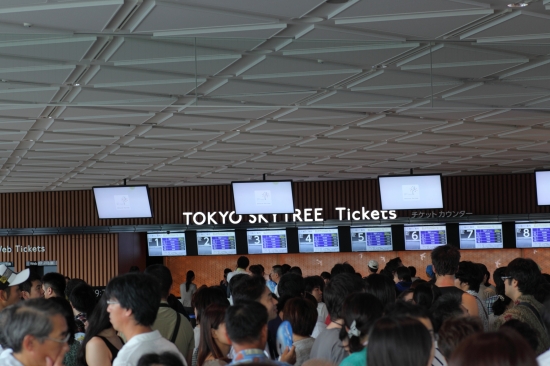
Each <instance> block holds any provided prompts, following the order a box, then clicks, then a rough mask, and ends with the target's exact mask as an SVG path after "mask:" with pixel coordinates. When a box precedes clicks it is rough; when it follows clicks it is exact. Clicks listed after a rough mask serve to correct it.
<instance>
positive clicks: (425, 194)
mask: <svg viewBox="0 0 550 366" xmlns="http://www.w3.org/2000/svg"><path fill="white" fill-rule="evenodd" d="M378 183H379V184H380V198H381V200H382V210H420V209H437V208H443V193H442V190H441V175H404V176H385V177H378Z"/></svg>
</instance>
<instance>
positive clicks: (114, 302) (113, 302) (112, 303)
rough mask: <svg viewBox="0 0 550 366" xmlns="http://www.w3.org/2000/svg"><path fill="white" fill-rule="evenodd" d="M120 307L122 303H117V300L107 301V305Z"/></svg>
mask: <svg viewBox="0 0 550 366" xmlns="http://www.w3.org/2000/svg"><path fill="white" fill-rule="evenodd" d="M117 304H118V305H120V303H119V302H118V301H115V300H107V305H117Z"/></svg>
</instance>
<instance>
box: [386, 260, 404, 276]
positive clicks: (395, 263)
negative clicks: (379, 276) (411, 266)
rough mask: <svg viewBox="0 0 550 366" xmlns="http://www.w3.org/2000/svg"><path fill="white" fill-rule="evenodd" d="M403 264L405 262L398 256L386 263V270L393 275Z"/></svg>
mask: <svg viewBox="0 0 550 366" xmlns="http://www.w3.org/2000/svg"><path fill="white" fill-rule="evenodd" d="M402 266H403V262H402V261H401V258H399V257H396V258H393V259H390V260H389V261H388V262H387V263H386V265H385V266H384V270H386V271H388V272H391V273H392V277H393V273H394V272H395V270H396V269H397V268H399V267H402Z"/></svg>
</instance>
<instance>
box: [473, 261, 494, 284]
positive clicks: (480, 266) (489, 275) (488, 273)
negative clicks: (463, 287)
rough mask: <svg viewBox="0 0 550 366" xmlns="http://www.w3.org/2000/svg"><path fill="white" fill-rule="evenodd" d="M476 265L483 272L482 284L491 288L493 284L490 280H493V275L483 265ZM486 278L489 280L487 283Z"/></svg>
mask: <svg viewBox="0 0 550 366" xmlns="http://www.w3.org/2000/svg"><path fill="white" fill-rule="evenodd" d="M476 264H477V265H478V267H479V270H480V271H481V274H482V280H481V282H482V283H483V284H484V285H485V286H487V287H489V286H491V284H490V283H489V280H490V279H491V273H490V272H489V270H488V269H487V266H486V265H485V264H483V263H476ZM485 276H487V279H486V280H485V282H483V280H484V279H485Z"/></svg>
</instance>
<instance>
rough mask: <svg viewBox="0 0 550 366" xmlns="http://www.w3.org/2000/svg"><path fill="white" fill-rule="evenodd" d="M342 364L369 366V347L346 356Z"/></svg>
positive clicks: (346, 365)
mask: <svg viewBox="0 0 550 366" xmlns="http://www.w3.org/2000/svg"><path fill="white" fill-rule="evenodd" d="M340 366H367V347H365V348H363V349H362V350H361V351H359V352H354V353H352V354H350V355H349V356H348V357H346V358H344V359H343V360H342V362H340Z"/></svg>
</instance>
